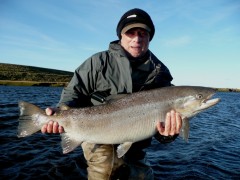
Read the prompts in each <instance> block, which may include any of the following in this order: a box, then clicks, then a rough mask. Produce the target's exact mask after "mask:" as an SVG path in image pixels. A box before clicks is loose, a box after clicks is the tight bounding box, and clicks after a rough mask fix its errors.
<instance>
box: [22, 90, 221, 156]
mask: <svg viewBox="0 0 240 180" xmlns="http://www.w3.org/2000/svg"><path fill="white" fill-rule="evenodd" d="M214 93H215V90H214V89H212V88H206V87H197V86H172V87H164V88H158V89H153V90H149V91H142V92H138V93H133V94H128V95H126V96H125V97H123V98H121V99H119V100H116V101H110V102H108V103H107V104H105V105H100V106H93V107H88V108H72V109H71V108H70V109H68V110H62V111H59V112H58V113H57V114H56V115H54V116H47V115H46V114H45V112H44V111H43V110H41V109H40V108H38V107H37V106H35V105H33V104H30V103H27V102H23V101H21V102H19V108H20V117H19V126H18V137H26V136H30V135H31V134H33V133H35V132H37V131H39V130H40V129H41V127H42V126H43V125H44V124H46V123H48V122H49V121H50V120H52V121H56V122H58V123H59V124H60V125H61V126H63V127H64V130H65V132H64V133H62V134H61V138H62V142H61V144H62V148H63V153H68V152H71V151H72V150H74V149H75V148H76V147H77V146H79V145H81V143H82V142H84V141H86V142H90V143H96V144H120V145H119V146H118V149H117V153H118V157H122V156H123V155H124V154H125V153H126V152H127V151H128V149H129V148H130V147H131V145H132V143H134V142H137V141H140V140H143V139H147V138H149V137H151V136H153V135H154V134H155V133H156V124H157V122H158V121H161V122H164V121H165V117H166V113H167V112H169V111H170V110H175V111H176V112H179V113H180V115H181V117H182V120H183V123H182V124H183V126H182V130H181V134H182V136H183V138H184V139H185V140H187V139H188V133H189V120H190V119H191V118H192V117H193V116H195V115H196V114H198V113H200V112H202V111H203V110H205V109H207V108H209V107H211V106H214V105H215V104H217V103H218V102H219V101H220V99H218V98H216V99H210V98H211V97H212V95H213V94H214Z"/></svg>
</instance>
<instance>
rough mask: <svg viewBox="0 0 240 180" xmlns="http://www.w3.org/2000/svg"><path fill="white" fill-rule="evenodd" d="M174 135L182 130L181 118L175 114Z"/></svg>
mask: <svg viewBox="0 0 240 180" xmlns="http://www.w3.org/2000/svg"><path fill="white" fill-rule="evenodd" d="M176 123H177V125H176V133H177V134H179V133H180V130H181V128H182V118H181V116H180V114H179V113H176Z"/></svg>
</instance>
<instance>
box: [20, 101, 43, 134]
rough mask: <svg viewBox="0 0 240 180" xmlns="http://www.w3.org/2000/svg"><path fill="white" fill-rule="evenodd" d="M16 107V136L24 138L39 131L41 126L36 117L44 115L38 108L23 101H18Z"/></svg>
mask: <svg viewBox="0 0 240 180" xmlns="http://www.w3.org/2000/svg"><path fill="white" fill-rule="evenodd" d="M18 106H19V108H20V117H19V125H18V133H17V136H18V137H26V136H30V135H31V134H33V133H35V132H37V131H39V130H40V129H41V125H40V124H39V121H38V117H39V115H41V114H44V111H43V110H42V109H40V108H39V107H37V106H35V105H33V104H30V103H27V102H24V101H20V102H19V103H18Z"/></svg>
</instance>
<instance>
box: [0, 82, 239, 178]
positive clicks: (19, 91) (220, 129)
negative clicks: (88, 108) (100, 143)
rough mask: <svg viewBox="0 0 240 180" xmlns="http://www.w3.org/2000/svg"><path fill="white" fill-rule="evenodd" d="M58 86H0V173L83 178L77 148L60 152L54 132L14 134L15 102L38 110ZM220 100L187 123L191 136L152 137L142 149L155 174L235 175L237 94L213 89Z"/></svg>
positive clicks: (56, 95)
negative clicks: (165, 139) (158, 139)
mask: <svg viewBox="0 0 240 180" xmlns="http://www.w3.org/2000/svg"><path fill="white" fill-rule="evenodd" d="M61 91H62V88H56V87H18V86H0V147H1V151H0V178H1V179H43V178H45V179H84V175H85V173H86V167H87V166H86V163H85V160H84V157H83V155H82V150H81V148H80V147H78V148H77V149H76V150H74V151H73V152H71V153H69V154H62V149H61V145H60V141H61V139H60V136H59V135H49V134H41V133H36V134H34V135H32V136H30V137H26V138H20V139H19V138H17V136H16V133H17V125H18V115H19V110H18V101H19V100H23V101H27V102H31V103H33V104H36V105H38V106H40V107H42V108H43V109H45V108H46V107H49V106H55V105H56V104H57V102H58V100H59V98H60V94H61ZM215 96H216V97H220V98H221V102H220V103H219V104H217V105H216V106H214V107H212V108H210V109H208V110H206V111H205V112H203V113H200V114H199V115H197V116H196V117H195V118H193V119H192V120H191V122H190V138H189V142H188V143H186V142H184V141H183V140H182V138H181V137H178V138H177V139H176V140H175V141H174V142H172V143H169V144H159V143H157V142H156V141H155V140H153V142H152V146H151V147H149V148H148V149H147V150H146V151H147V156H148V159H149V161H150V163H151V165H152V167H153V169H154V173H155V177H156V179H163V180H169V179H171V180H178V179H214V180H215V179H216V180H218V179H224V180H225V179H240V133H239V130H240V101H239V99H240V93H234V92H231V93H221V92H219V93H217V94H216V95H215Z"/></svg>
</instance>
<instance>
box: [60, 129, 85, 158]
mask: <svg viewBox="0 0 240 180" xmlns="http://www.w3.org/2000/svg"><path fill="white" fill-rule="evenodd" d="M61 138H62V142H61V144H62V149H63V154H67V153H69V152H71V151H73V150H74V149H75V148H76V147H78V146H80V145H81V144H82V142H78V141H75V140H73V139H71V138H70V137H69V136H68V134H67V133H62V134H61Z"/></svg>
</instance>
